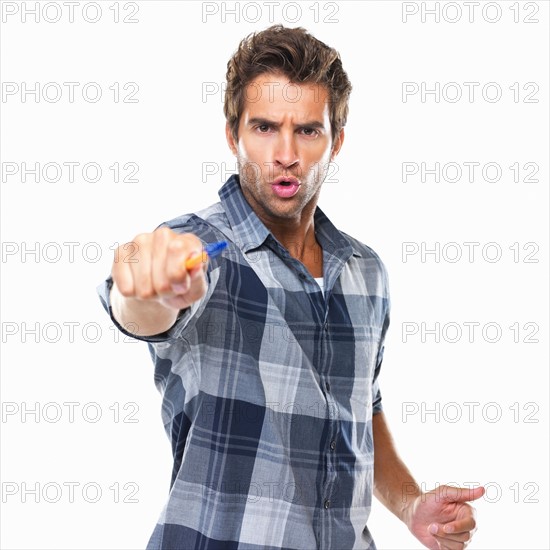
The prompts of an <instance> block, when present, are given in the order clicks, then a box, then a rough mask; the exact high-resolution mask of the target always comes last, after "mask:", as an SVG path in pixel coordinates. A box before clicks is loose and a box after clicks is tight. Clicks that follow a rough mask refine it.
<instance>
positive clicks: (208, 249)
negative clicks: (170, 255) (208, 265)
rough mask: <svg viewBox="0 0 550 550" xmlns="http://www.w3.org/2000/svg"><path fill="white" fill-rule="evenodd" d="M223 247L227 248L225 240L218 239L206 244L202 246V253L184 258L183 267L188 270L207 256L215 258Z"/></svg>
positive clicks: (205, 259)
mask: <svg viewBox="0 0 550 550" xmlns="http://www.w3.org/2000/svg"><path fill="white" fill-rule="evenodd" d="M225 248H227V241H218V242H215V243H210V244H207V245H206V246H205V247H204V250H203V251H202V254H197V255H196V256H193V257H192V258H189V259H188V260H186V262H185V269H187V270H188V271H189V270H191V269H193V268H194V267H195V266H197V265H199V264H200V263H201V262H206V261H207V260H208V258H215V257H216V256H219V255H220V254H221V253H222V251H223V250H224V249H225Z"/></svg>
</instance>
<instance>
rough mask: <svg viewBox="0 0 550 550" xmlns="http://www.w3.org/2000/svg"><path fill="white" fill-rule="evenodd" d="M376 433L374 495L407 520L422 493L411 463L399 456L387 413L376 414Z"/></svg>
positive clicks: (394, 512) (401, 518) (374, 418)
mask: <svg viewBox="0 0 550 550" xmlns="http://www.w3.org/2000/svg"><path fill="white" fill-rule="evenodd" d="M372 427H373V433H374V495H375V496H376V498H378V500H380V502H382V504H384V506H386V508H388V510H390V511H391V512H392V513H393V514H395V515H396V516H397V517H398V518H399V519H400V520H402V521H405V522H406V517H405V515H406V508H407V506H408V504H410V503H411V501H412V500H414V498H415V497H417V496H418V495H420V494H421V490H420V487H419V486H418V484H417V483H416V481H415V480H414V478H413V476H412V474H411V473H410V471H409V469H408V468H407V466H405V464H404V462H403V461H402V460H401V459H400V458H399V456H398V454H397V451H396V449H395V445H394V443H393V438H392V436H391V433H390V430H389V428H388V425H387V423H386V419H385V416H384V413H383V412H381V413H378V414H375V415H374V416H373V417H372Z"/></svg>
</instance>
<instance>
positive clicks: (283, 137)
mask: <svg viewBox="0 0 550 550" xmlns="http://www.w3.org/2000/svg"><path fill="white" fill-rule="evenodd" d="M328 101H329V94H328V90H327V89H326V88H325V87H324V86H321V85H318V84H310V83H307V84H291V83H290V82H289V81H288V79H287V78H286V77H285V76H284V75H282V74H273V73H265V74H262V75H260V76H258V77H257V78H255V79H254V80H253V81H252V82H250V84H249V85H248V86H247V87H246V89H245V105H244V109H243V112H242V115H241V118H240V121H239V131H238V140H237V141H235V140H234V139H233V137H232V136H231V133H230V130H229V126H228V125H226V136H227V140H228V143H229V146H230V148H231V150H232V151H233V154H235V155H236V157H237V163H238V168H239V176H240V181H241V187H242V190H243V193H244V196H245V197H246V199H247V200H248V202H249V203H250V204H251V206H252V208H254V210H255V212H256V213H257V214H258V215H259V217H260V218H261V219H263V220H264V221H268V222H271V223H277V222H282V221H286V220H290V219H294V220H296V221H300V219H301V214H302V210H303V209H304V208H305V207H306V206H307V205H308V204H310V205H314V204H316V202H317V199H318V195H319V191H320V188H321V184H322V183H323V180H324V179H325V177H326V172H327V168H328V164H329V162H330V161H331V160H333V159H334V157H335V156H336V155H337V154H338V151H339V150H340V147H341V145H342V142H343V137H344V132H343V130H342V131H341V132H340V135H339V136H338V137H337V139H336V141H335V143H334V147H333V143H332V137H331V127H330V118H329V103H328ZM281 176H282V177H286V178H295V179H294V180H293V181H292V180H291V182H290V183H285V182H283V183H277V182H276V180H277V178H280V177H281ZM312 201H313V202H312ZM310 214H311V212H310Z"/></svg>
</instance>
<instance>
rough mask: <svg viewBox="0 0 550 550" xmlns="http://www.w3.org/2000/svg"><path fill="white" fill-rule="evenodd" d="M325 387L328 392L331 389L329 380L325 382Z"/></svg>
mask: <svg viewBox="0 0 550 550" xmlns="http://www.w3.org/2000/svg"><path fill="white" fill-rule="evenodd" d="M325 388H326V390H327V393H328V392H329V391H330V384H329V383H328V382H325Z"/></svg>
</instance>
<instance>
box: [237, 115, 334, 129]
mask: <svg viewBox="0 0 550 550" xmlns="http://www.w3.org/2000/svg"><path fill="white" fill-rule="evenodd" d="M247 124H248V126H252V125H254V124H259V125H262V124H266V125H267V126H274V127H275V128H278V127H279V126H280V124H279V123H278V122H275V121H273V120H269V119H267V118H261V117H252V118H250V119H248V122H247ZM294 126H295V127H296V128H319V129H321V130H324V129H325V125H324V124H323V123H322V122H320V121H319V120H310V121H307V122H302V123H301V124H295V125H294Z"/></svg>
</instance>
